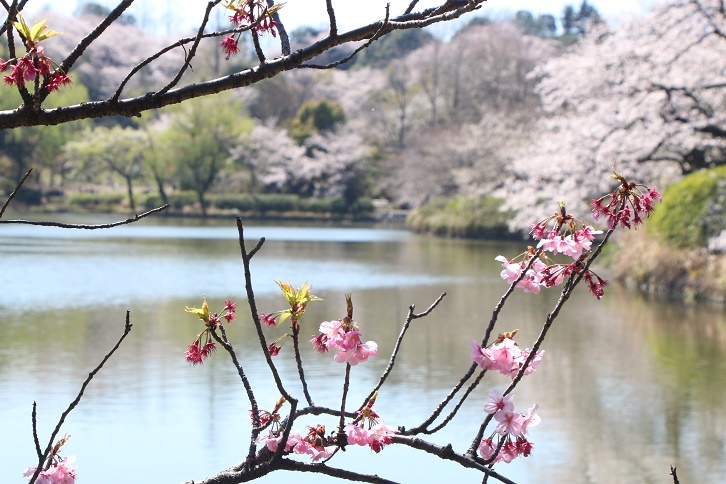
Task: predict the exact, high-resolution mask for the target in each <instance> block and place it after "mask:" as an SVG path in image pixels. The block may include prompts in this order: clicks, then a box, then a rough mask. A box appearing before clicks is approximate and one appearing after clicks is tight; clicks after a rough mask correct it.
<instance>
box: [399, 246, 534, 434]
mask: <svg viewBox="0 0 726 484" xmlns="http://www.w3.org/2000/svg"><path fill="white" fill-rule="evenodd" d="M540 253H541V251H540V250H538V251H537V252H536V253H535V256H534V257H532V259H531V260H530V261H529V263H528V264H527V265H526V267H525V268H524V270H523V271H522V272H521V274H519V276H518V277H517V278H516V279H515V280H514V281H512V283H511V284H510V285H509V287H508V288H507V290H506V291H505V292H504V294H503V295H502V297H501V298H500V299H499V302H498V303H497V305H496V306H495V307H494V310H493V311H492V317H491V319H490V320H489V325H488V326H487V329H486V334H485V336H484V340H483V341H482V343H481V346H482V347H485V346H486V345H487V344H488V342H489V337H490V335H491V333H492V330H493V329H494V325H495V324H496V322H497V319H498V317H499V313H500V312H501V311H502V308H503V307H504V304H505V303H506V301H507V299H508V298H509V296H510V295H511V294H512V292H514V288H515V287H516V286H517V284H519V281H521V280H522V279H524V277H525V275H526V274H527V271H528V270H529V269H530V268H531V267H532V265H533V264H534V261H535V259H536V257H538V256H539V254H540ZM477 367H478V365H477V364H476V363H472V364H471V366H469V369H468V370H466V373H464V375H463V376H462V377H461V378H460V379H459V381H458V382H457V383H456V385H454V388H452V389H451V391H450V392H449V394H448V395H446V397H444V399H443V400H442V401H441V402H440V403H439V404H438V405H437V407H436V409H435V410H434V411H433V412H432V413H431V415H430V416H429V417H428V418H427V419H426V420H424V421H423V422H422V423H421V424H420V425H418V426H417V427H414V428H413V429H411V430H408V431H406V434H408V435H413V434H417V433H429V431H428V430H427V428H428V426H429V425H431V424H432V423H433V422H434V421H435V420H436V419H437V418H439V415H441V413H442V412H443V411H444V409H445V408H446V407H447V406H448V405H449V403H451V401H452V400H453V399H454V397H455V396H456V394H457V393H459V390H461V389H462V388H463V386H464V384H465V383H466V382H467V381H469V379H470V378H471V377H472V375H474V372H475V371H476V369H477ZM482 376H483V375H480V376H479V377H478V378H477V379H476V380H475V381H474V382H473V383H472V384H471V385H470V386H469V388H468V389H467V390H466V392H465V393H464V395H463V397H462V398H461V399H460V400H459V403H458V404H457V405H456V406H455V408H454V410H453V411H452V414H450V415H449V416H448V417H447V418H446V419H445V420H444V421H445V422H448V421H450V420H451V418H453V414H455V413H456V411H457V410H458V408H460V407H461V405H462V404H463V402H464V400H466V398H467V397H468V396H469V394H470V393H471V392H472V391H473V390H474V388H476V386H477V385H478V384H479V382H480V381H481V377H482Z"/></svg>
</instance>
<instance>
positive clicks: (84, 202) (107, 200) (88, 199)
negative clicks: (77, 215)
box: [66, 193, 126, 210]
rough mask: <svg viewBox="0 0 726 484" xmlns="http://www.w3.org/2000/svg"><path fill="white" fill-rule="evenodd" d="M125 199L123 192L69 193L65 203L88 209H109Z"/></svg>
mask: <svg viewBox="0 0 726 484" xmlns="http://www.w3.org/2000/svg"><path fill="white" fill-rule="evenodd" d="M123 200H126V194H125V193H70V194H68V196H67V197H66V203H67V204H68V205H71V206H73V207H80V208H84V209H88V210H100V209H110V208H113V207H115V206H116V205H118V204H120V203H121V202H122V201H123Z"/></svg>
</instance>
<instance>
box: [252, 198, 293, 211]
mask: <svg viewBox="0 0 726 484" xmlns="http://www.w3.org/2000/svg"><path fill="white" fill-rule="evenodd" d="M299 202H300V197H299V196H297V195H288V194H284V193H268V194H266V195H257V196H255V204H256V207H255V209H256V210H257V211H258V212H261V213H267V212H295V211H297V210H298V209H299V208H298V207H299Z"/></svg>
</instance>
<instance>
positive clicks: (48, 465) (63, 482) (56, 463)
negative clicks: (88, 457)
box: [23, 435, 76, 484]
mask: <svg viewBox="0 0 726 484" xmlns="http://www.w3.org/2000/svg"><path fill="white" fill-rule="evenodd" d="M69 438H70V435H64V436H63V437H62V438H61V439H59V440H58V442H56V443H55V445H53V448H52V449H51V451H50V455H49V456H48V458H47V460H46V461H45V465H44V466H43V467H42V468H41V470H40V472H39V473H38V477H37V478H36V480H35V482H36V483H40V484H74V483H75V482H76V466H74V465H73V463H74V462H75V461H76V457H75V456H69V457H68V458H66V459H63V458H61V456H60V449H61V447H63V445H64V444H65V443H66V442H68V439H69ZM37 469H38V467H37V466H34V467H28V468H27V469H25V471H23V476H24V477H29V478H31V479H32V477H33V475H35V472H36V470H37Z"/></svg>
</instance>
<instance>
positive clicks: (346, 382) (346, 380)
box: [338, 363, 365, 435]
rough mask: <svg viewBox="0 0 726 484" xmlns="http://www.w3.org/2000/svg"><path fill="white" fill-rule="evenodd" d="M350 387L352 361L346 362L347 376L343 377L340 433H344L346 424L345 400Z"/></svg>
mask: <svg viewBox="0 0 726 484" xmlns="http://www.w3.org/2000/svg"><path fill="white" fill-rule="evenodd" d="M349 387H350V363H346V364H345V378H344V379H343V396H342V397H341V399H340V421H339V422H338V435H343V426H344V425H345V401H346V399H347V398H348V388H349ZM364 405H365V404H364Z"/></svg>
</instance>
